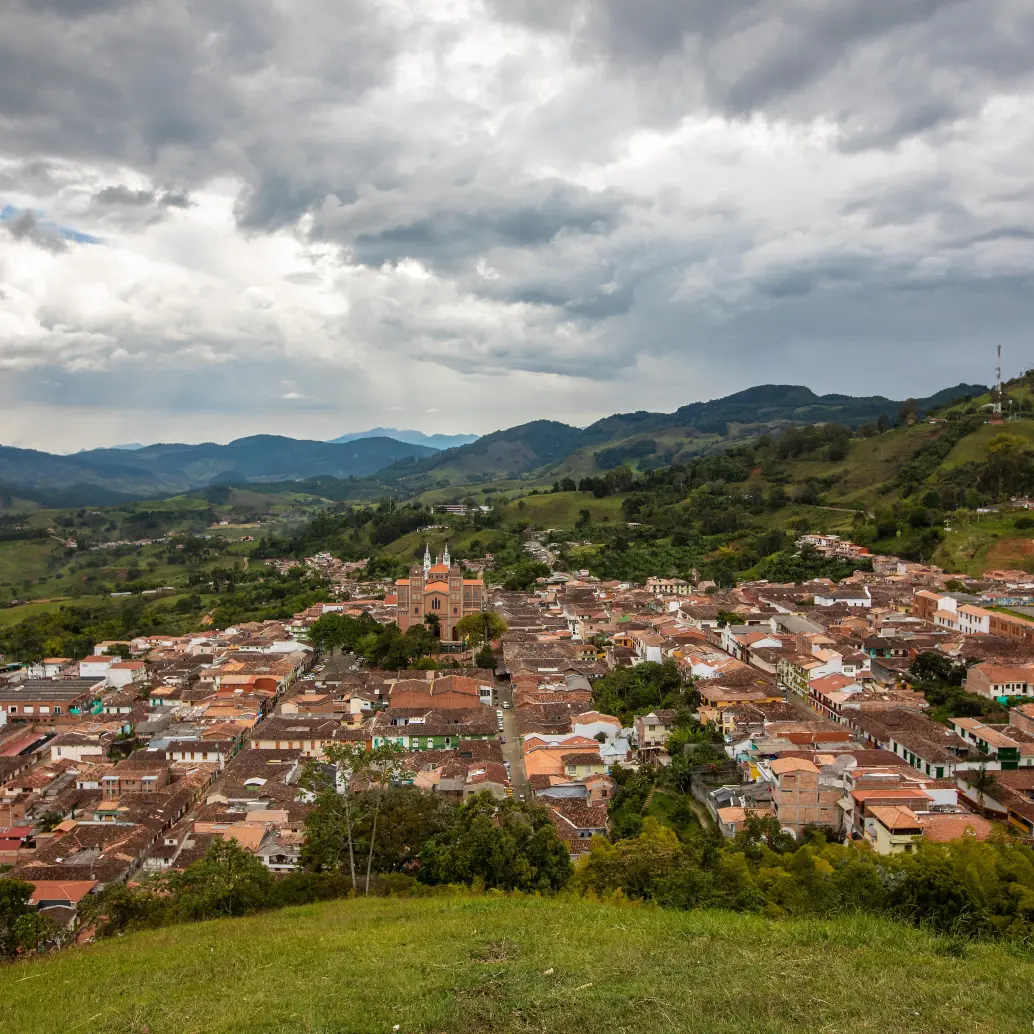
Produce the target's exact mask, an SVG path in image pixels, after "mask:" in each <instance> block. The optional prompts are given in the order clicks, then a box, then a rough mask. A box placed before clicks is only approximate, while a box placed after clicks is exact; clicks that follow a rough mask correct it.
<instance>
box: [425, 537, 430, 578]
mask: <svg viewBox="0 0 1034 1034" xmlns="http://www.w3.org/2000/svg"><path fill="white" fill-rule="evenodd" d="M430 570H431V547H430V545H429V544H428V543H426V542H425V543H424V574H427V572H428V571H430Z"/></svg>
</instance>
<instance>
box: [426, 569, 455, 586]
mask: <svg viewBox="0 0 1034 1034" xmlns="http://www.w3.org/2000/svg"><path fill="white" fill-rule="evenodd" d="M431 570H432V571H433V570H434V568H433V567H432V568H431ZM448 591H449V583H448V582H428V583H427V585H425V586H424V592H448Z"/></svg>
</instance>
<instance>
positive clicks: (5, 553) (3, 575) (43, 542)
mask: <svg viewBox="0 0 1034 1034" xmlns="http://www.w3.org/2000/svg"><path fill="white" fill-rule="evenodd" d="M61 548H62V547H61V544H60V543H59V542H57V540H55V539H21V540H15V541H13V542H0V585H12V586H16V587H17V589H18V591H19V592H21V591H22V585H21V583H22V581H23V580H24V579H26V578H38V577H40V575H41V574H42V573H43V572H45V571H46V570H47V567H48V564H49V561H50V560H51V558H52V557H53V556H54V555H55V554H57V553H60V552H61Z"/></svg>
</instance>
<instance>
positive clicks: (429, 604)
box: [395, 546, 485, 640]
mask: <svg viewBox="0 0 1034 1034" xmlns="http://www.w3.org/2000/svg"><path fill="white" fill-rule="evenodd" d="M395 586H396V588H397V590H398V612H397V613H398V625H399V628H400V629H401V630H402V631H403V632H405V631H406V629H407V628H409V627H410V625H421V624H423V623H424V618H425V617H427V615H428V614H435V615H437V617H438V620H439V621H440V622H441V630H442V633H441V634H442V639H443V640H451V639H453V638H454V636H453V629H454V628H455V627H456V622H458V621H459V620H460V619H461V618H464V617H466V616H467V615H468V614H477V613H479V612H480V611H482V610H484V609H485V583H484V581H483V580H482V579H481V578H464V577H463V571H462V569H461V568H460V565H459V564H454V563H452V561H451V560H450V558H449V547H448V546H446V547H445V553H444V554H443V555H442V556H439V557H436V558H435V563H433V564H432V563H431V551H430V549H429V548H428V547H427V546H425V547H424V563H423V566H422V567H421V566H420V565H416V566H414V567H412V568H411V569H410V572H409V577H408V578H400V579H399V580H398V581H397V582H396V583H395Z"/></svg>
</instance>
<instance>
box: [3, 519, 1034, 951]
mask: <svg viewBox="0 0 1034 1034" xmlns="http://www.w3.org/2000/svg"><path fill="white" fill-rule="evenodd" d="M797 547H798V550H800V551H806V552H808V553H816V554H825V555H836V556H838V557H841V558H845V557H846V558H853V559H856V560H858V561H859V562H862V561H864V568H865V569H864V570H858V571H856V572H855V573H854V574H853V575H851V576H850V577H848V578H846V579H843V580H841V581H840V582H838V583H834V582H832V581H830V580H829V579H817V580H814V581H810V582H805V583H801V584H776V583H770V582H743V583H740V584H739V585H737V586H736V587H735V588H733V589H719V588H717V587H716V586H715V585H714V584H713V583H709V582H703V581H702V582H699V583H698V584H691V583H690V582H689V581H688V580H683V579H678V578H650V579H648V580H647V581H646V582H645V583H644V584H639V585H637V584H629V583H623V582H618V581H602V580H600V579H599V578H596V577H593V576H591V575H589V574H588V572H586V571H561V570H554V571H551V572H550V573H549V574H548V575H544V576H541V577H539V578H538V579H537V581H536V583H535V584H534V586H533V587H532V588H531V589H530V590H529V591H526V592H516V591H507V590H505V589H503V588H501V587H498V586H493V585H492V584H491V583H490V582H486V580H485V576H484V567H485V566H487V565H490V563H491V558H487V559H486V560H485V561H483V564H482V566H481V568H479V570H478V571H476V572H475V571H471V570H469V569H467V568H465V567H464V566H462V565H461V564H460V563H459V562H455V561H453V560H451V558H450V556H449V551H448V547H447V546H446V548H445V550H444V553H443V554H442V555H439V556H436V557H432V556H431V554H430V551H429V550H427V549H426V548H425V555H424V559H423V562H422V563H416V564H414V565H413V566H412V568H411V570H410V572H409V577H407V578H400V579H395V580H387V581H383V580H382V581H369V582H358V581H356V578H358V577H362V576H363V575H364V570H363V568H364V565H363V564H353V565H349V566H348V569H347V570H345V571H342V572H339V573H338V576H337V583H336V586H335V591H336V593H337V595H338V596H340V597H341V598H339V599H328V600H327V601H326V602H323V603H317V604H314V605H312V606H310V607H309V608H307V609H306V610H305V611H303V612H300V613H297V614H295V615H294V616H293V617H292V618H290V619H287V620H269V621H263V622H245V623H242V624H239V625H236V626H232V627H227V628H224V629H218V630H217V629H208V630H205V631H202V632H197V633H194V634H188V635H183V636H167V635H157V636H141V637H138V638H133V639H131V640H129V641H124V642H122V641H107V642H98V643H95V644H94V646H93V649H92V652H91V654H90V655H89V656H84V657H82V658H80V659H77V660H76V659H70V658H63V657H49V658H44V659H42V660H39V661H36V662H32V663H30V664H27V665H25V666H22V667H17V666H16V670H13V671H9V672H8V674H7V675H6V677H4V678H2V679H0V709H2V710H0V723H2V725H0V778H2V781H3V782H2V796H0V809H2V815H0V820H2V822H3V824H4V825H3V828H2V829H0V864H2V865H4V866H5V868H6V873H5V876H6V877H7V878H11V879H16V880H18V881H24V883H26V884H28V885H31V887H32V894H31V898H30V899H29V901H28V902H27V904H28V907H29V908H30V909H31V910H32V912H33V913H34V914H36V915H38V916H40V917H46V924H45V930H46V940H47V941H48V942H49V943H51V944H52V945H60V944H68V943H74V942H75V941H76V940H82V939H84V938H89V937H91V936H93V934H94V931H93V929H92V927H91V926H90V925H89V924H88V923H84V922H83V915H84V914H92V913H88V910H85V909H84V903H86V904H89V902H90V901H91V899H92V898H93V897H95V896H97V895H99V894H102V893H103V892H104V891H105V889H106V888H109V887H112V886H113V885H120V884H123V885H125V884H128V885H138V884H140V883H141V882H145V881H146V880H147V879H148V878H149V877H150V876H153V875H155V874H161V873H170V872H177V871H184V870H186V869H187V868H188V867H189V866H191V865H192V864H193V863H196V862H198V861H199V860H200V859H202V858H203V857H204V856H205V854H206V852H208V851H209V850H210V849H211V847H212V845H213V844H214V843H217V842H219V841H233V842H234V843H235V844H236V845H238V846H239V847H240V848H242V849H243V850H244V851H246V852H248V853H250V854H251V855H253V856H254V857H255V858H256V859H258V860H259V861H260V862H261V864H262V865H263V866H264V867H266V869H268V870H269V872H270V873H272V874H279V875H282V874H287V873H291V872H293V871H296V870H298V869H299V868H300V867H302V865H303V864H304V862H303V854H304V845H305V840H306V831H307V821H308V820H309V818H310V816H311V814H312V811H313V808H314V799H315V797H314V794H313V793H312V791H311V789H310V788H309V787H308V784H307V782H306V779H305V773H306V771H307V769H308V768H310V767H311V765H312V764H313V763H319V762H320V761H321V760H322V759H325V758H327V757H333V756H335V755H334V752H335V750H337V749H339V748H340V747H341V746H342V745H345V744H351V745H359V746H361V747H362V748H364V749H366V750H367V751H375V750H376V749H378V748H382V747H383V746H384V745H385V744H389V745H396V747H397V749H398V752H399V755H400V758H401V761H400V763H399V765H398V767H397V769H396V770H394V771H393V775H392V780H393V782H395V783H397V784H399V785H405V786H409V787H412V788H415V789H417V790H419V791H420V792H421V793H423V794H427V795H430V796H434V797H437V798H440V799H442V800H448V801H450V802H453V803H455V804H459V803H462V802H465V801H469V800H470V799H471V798H475V797H477V796H478V795H484V794H487V795H490V798H492V799H495V800H497V801H506V800H513V801H517V802H523V803H526V804H528V805H538V806H541V807H542V808H543V809H545V812H546V814H547V815H548V819H549V822H550V823H551V824H552V827H553V829H554V830H555V833H556V836H557V837H558V838H559V840H560V841H561V842H562V843H563V844H564V845H565V849H566V851H567V852H568V854H569V857H570V859H571V860H572V861H573V862H577V861H578V860H579V859H581V858H583V857H585V856H588V855H589V854H591V852H592V850H593V847H594V845H595V844H596V843H597V842H599V838H605V837H607V836H608V835H610V836H614V835H615V833H616V832H617V831H616V830H615V803H616V801H617V800H618V799H619V798H621V797H622V796H625V797H626V798H627V796H628V793H627V785H628V781H629V780H630V779H634V778H642V777H644V776H645V777H646V778H648V780H649V785H650V787H651V789H650V790H649V792H648V795H647V796H648V798H649V800H647V801H646V802H645V804H644V807H642V808H641V809H639V812H640V813H639V814H637V815H634V816H632V817H631V818H632V820H633V822H632V826H631V832H636V831H639V830H641V829H642V827H643V817H644V816H646V817H649V816H650V815H652V814H653V815H663V814H664V812H663V811H661V812H657V811H655V810H654V809H653V805H652V803H651V802H652V801H653V800H655V799H656V797H657V796H661V797H663V798H664V799H665V800H666V801H667V804H668V805H674V804H676V803H678V802H680V801H681V802H682V808H683V812H684V814H685V819H686V821H689V822H690V823H693V824H695V825H697V826H704V827H711V828H713V829H716V830H717V831H719V832H720V833H721V835H722V836H723V837H724V838H727V839H730V840H731V839H733V838H736V837H737V836H742V835H743V833H744V830H745V829H748V828H750V827H751V824H752V823H753V824H756V823H758V822H759V821H763V820H768V821H771V820H774V823H775V828H776V829H777V830H778V831H779V832H780V833H781V834H782V835H789V836H790V837H792V838H795V839H796V838H801V839H802V840H803V838H806V837H807V836H808V835H812V834H814V831H815V830H817V829H821V830H823V831H824V836H826V837H828V838H830V839H832V840H835V841H838V842H841V843H845V844H853V845H855V846H856V847H857V849H859V850H862V851H865V852H870V853H874V854H875V855H877V856H887V855H900V854H903V853H909V852H913V851H914V850H915V849H916V846H917V844H919V843H920V842H923V841H927V842H934V843H947V842H952V841H958V840H963V839H972V840H974V841H983V840H987V838H989V837H991V836H992V835H993V834H994V831H995V829H996V828H1000V829H1005V830H1008V831H1009V832H1010V834H1011V835H1012V836H1014V837H1016V838H1018V839H1019V840H1023V841H1026V842H1030V840H1031V839H1032V838H1034V620H1032V617H1031V615H1034V610H1031V611H1030V612H1029V613H1027V612H1026V608H1027V607H1028V606H1029V605H1030V604H1031V603H1032V602H1034V580H1032V579H1031V578H1030V576H1028V575H1026V574H1025V573H1024V572H1022V571H990V572H987V574H986V575H985V576H983V577H980V578H971V577H966V576H960V575H957V574H953V573H951V572H945V571H942V570H940V569H939V568H937V567H935V566H933V565H930V564H921V563H915V562H910V561H906V560H902V559H900V558H897V557H893V556H883V555H873V554H870V553H869V551H868V550H867V549H865V548H863V547H858V546H855V545H854V544H852V543H851V542H850V541H848V540H846V539H844V538H841V537H840V536H837V535H820V534H811V533H808V534H803V535H801V536H800V538H799V540H798V543H797ZM529 549H531V550H537V549H541V547H538V546H536V545H535V544H534V543H533V542H531V543H529ZM271 563H274V564H275V563H277V562H276V561H272V562H271ZM307 563H308V564H310V565H315V566H317V567H319V566H322V567H327V566H328V565H333V564H334V563H335V562H334V561H333V559H332V558H330V557H327V556H318V557H314V558H311V559H310V560H309V561H308V562H307ZM489 570H490V567H489ZM949 583H950V584H951V586H952V589H951V590H950V591H949V589H948V588H947V586H948V585H949ZM346 619H347V620H352V621H362V622H365V623H366V627H368V628H373V629H376V628H387V629H390V628H391V627H392V626H394V627H395V628H396V629H397V632H401V633H407V630H411V629H412V630H413V631H419V632H421V633H423V632H424V631H425V630H427V629H429V628H431V627H432V626H433V629H434V633H435V640H434V646H433V651H434V652H433V653H432V654H431V655H430V656H429V657H428V658H425V660H424V661H423V662H420V663H417V664H416V665H415V666H414V667H411V668H401V669H400V668H392V669H390V670H389V669H385V668H379V667H377V666H373V665H369V664H367V663H364V662H363V660H362V658H361V657H359V656H357V654H356V653H355V652H353V651H351V650H349V649H347V648H345V647H342V648H340V649H337V650H335V648H334V645H333V642H332V640H333V633H332V631H330V630H329V629H330V628H331V626H333V625H334V623H335V622H339V623H340V622H343V621H345V620H346ZM479 632H480V634H479ZM396 634H397V633H396ZM486 636H487V638H486ZM924 666H925V668H926V669H929V670H930V671H932V672H937V673H939V674H940V675H941V676H942V677H947V674H946V673H958V677H957V678H955V680H954V682H955V684H954V686H953V689H952V692H954V693H956V694H961V697H962V699H963V702H964V703H965V704H966V705H968V706H962V707H956V708H954V709H953V708H950V707H949V708H945V707H944V706H940V705H939V704H938V703H936V702H935V701H933V700H931V699H930V698H929V696H928V695H924V692H923V684H922V672H923V669H924ZM622 672H625V673H627V674H628V675H629V676H630V677H631V676H632V675H635V674H636V672H639V673H640V674H641V673H643V672H651V673H657V672H663V673H665V674H666V676H668V677H669V678H670V679H673V685H670V686H669V687H668V689H666V690H665V691H663V692H661V691H658V694H657V697H656V699H655V700H654V701H653V702H652V703H651V702H647V703H646V704H645V705H644V704H642V703H641V702H639V701H637V700H636V699H635V698H634V697H633V696H631V695H626V696H624V697H623V696H622V694H621V692H620V680H619V679H618V680H616V679H615V674H617V675H619V676H620V674H621V673H622ZM615 686H617V687H618V689H617V690H615V688H614V687H615ZM601 687H606V689H605V691H604V690H602V689H601ZM666 696H667V697H669V698H671V699H665V697H666ZM604 701H608V702H610V704H611V708H610V710H608V709H607V707H606V704H605V703H604ZM974 704H975V705H976V706H974ZM687 729H688V730H690V731H691V732H693V733H694V734H693V735H691V736H689V737H688V738H687V736H686V735H684V733H685V732H686V730H687ZM665 776H667V777H668V778H667V779H666V778H664V777H665ZM347 782H348V778H347V777H346V787H347ZM622 787H625V788H626V790H625V793H624V795H623V794H622V792H621V791H622ZM672 787H676V788H677V791H678V792H676V791H675V790H673V789H672ZM352 789H355V787H353V788H352ZM343 792H349V791H348V790H347V789H346V790H343ZM624 810H625V811H627V807H626V808H625V809H624ZM620 822H621V831H620V832H621V835H626V836H627V835H629V829H628V828H627V827H628V823H629V816H628V815H627V814H624V813H623V814H622V815H621V818H620ZM37 937H38V933H37Z"/></svg>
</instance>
